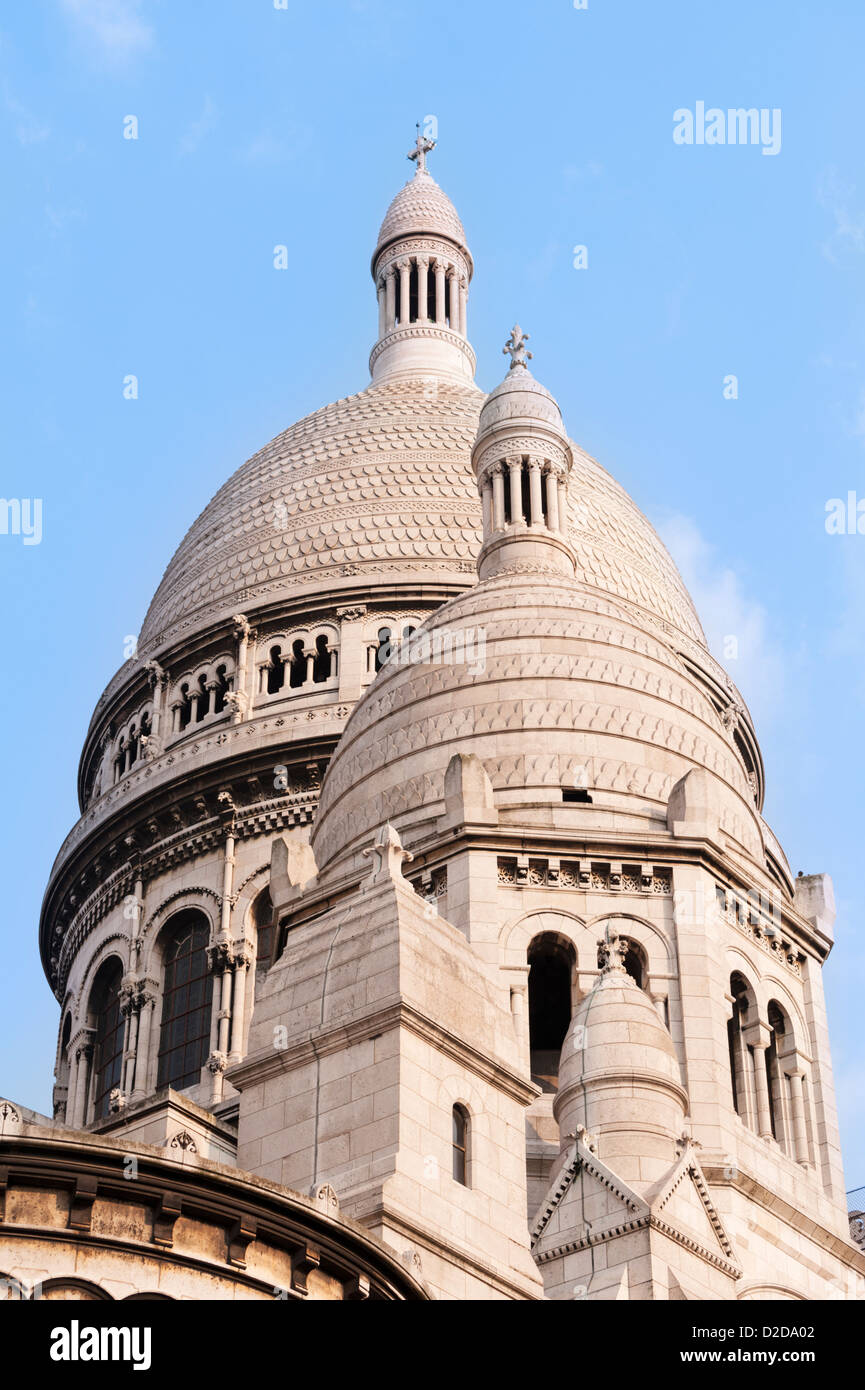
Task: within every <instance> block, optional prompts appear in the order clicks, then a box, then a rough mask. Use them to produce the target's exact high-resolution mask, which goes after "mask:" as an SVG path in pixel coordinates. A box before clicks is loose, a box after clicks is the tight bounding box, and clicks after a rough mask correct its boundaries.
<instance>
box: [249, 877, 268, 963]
mask: <svg viewBox="0 0 865 1390" xmlns="http://www.w3.org/2000/svg"><path fill="white" fill-rule="evenodd" d="M272 916H273V903H272V902H271V898H270V889H269V888H262V890H261V892H260V893H259V895H258V897H257V898H256V900H255V902H254V903H253V904H252V920H253V922H254V924H255V929H256V948H255V969H256V971H259V970H262V971H264V970H269V969H270V966H271V962H272V960H273V927H272V926H271V918H272Z"/></svg>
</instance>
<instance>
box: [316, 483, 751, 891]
mask: <svg viewBox="0 0 865 1390" xmlns="http://www.w3.org/2000/svg"><path fill="white" fill-rule="evenodd" d="M593 467H594V468H595V469H596V468H597V465H593ZM602 498H603V493H602V494H601V499H602ZM592 503H593V505H594V506H596V507H598V511H599V515H601V516H603V511H602V501H601V500H600V499H599V498H598V497H597V495H594V494H593V495H592ZM616 511H617V513H618V516H617V519H621V511H620V510H619V508H617V509H616ZM637 518H639V513H638V512H637V511H636V508H634V516H633V517H629V520H630V522H631V524H632V525H637V524H638V523H637ZM640 534H641V540H642V541H643V542H644V543H645V544H646V545H648V543H649V539H648V538H649V536H650V535H652V534H653V533H651V530H650V528H649V527H648V523H646V522H643V530H642V532H641V533H640ZM655 544H658V542H657V541H656V542H655ZM575 546H576V548H577V551H578V553H579V550H580V542H579V540H578V539H576V540H575ZM599 554H600V557H601V560H602V563H603V564H604V565H609V563H610V552H609V549H608V548H606V547H604V548H603V549H599ZM623 558H624V557H623ZM514 568H515V572H513V573H507V572H504V571H502V572H500V573H499V574H498V575H496V576H495V577H494V578H491V579H486V580H483V581H481V582H480V583H478V584H477V585H476V586H475V587H474V588H473V589H471V590H469V591H468V592H466V593H463V594H461V595H459V596H458V597H457V598H454V599H451V600H450V601H449V602H448V603H446V604H445V605H443V607H441V608H439V609H438V610H437V611H436V612H435V613H434V614H433V615H432V617H430V618H428V619H427V620H426V622H425V623H424V624H423V626H422V627H421V628H420V629H419V630H418V632H417V633H415V636H414V637H413V638H412V641H411V646H410V648H409V649H408V650H413V651H414V653H415V656H414V658H413V659H412V660H411V661H409V660H405V661H403V660H400V659H399V656H397V657H396V658H395V659H393V660H391V661H390V662H389V663H388V664H387V665H386V666H385V667H384V668H383V670H382V671H380V672H379V674H378V676H377V677H376V679H375V681H374V683H373V684H372V685H371V686H370V687H369V689H368V690H367V691H366V692H365V694H364V695H363V696H362V698H361V700H360V701H359V703H358V704H357V706H356V707H355V709H354V712H353V714H352V716H351V718H350V719H349V721H348V724H347V725H346V728H345V731H344V733H343V735H342V738H341V740H340V743H339V746H338V748H337V750H336V752H335V754H334V756H333V759H332V760H331V763H330V766H329V768H328V770H327V774H326V776H325V779H324V783H323V786H322V793H321V800H320V803H319V813H318V818H317V820H316V824H315V828H314V831H313V846H314V849H315V854H316V860H317V862H318V864H319V867H320V868H322V867H323V866H324V865H326V864H328V863H330V862H336V861H337V860H339V861H340V862H345V863H346V866H347V871H348V860H349V858H350V857H351V856H352V855H355V856H356V855H357V853H358V852H359V851H360V850H361V849H362V847H363V846H365V845H367V844H369V843H371V841H372V836H373V834H374V832H375V829H376V827H377V826H379V825H381V824H383V823H384V822H386V821H392V822H393V823H394V824H395V826H396V827H397V829H398V830H399V831H400V833H401V834H402V833H404V832H406V833H408V834H409V839H408V841H407V843H408V845H409V847H410V848H411V847H412V839H411V835H412V832H413V830H414V828H415V827H420V826H421V825H422V824H426V825H428V824H429V822H430V820H431V818H433V817H435V816H436V815H440V814H443V813H444V775H445V770H446V768H447V765H448V762H449V760H450V758H451V757H452V756H453V754H454V753H470V754H475V755H476V756H477V757H478V758H479V759H480V761H481V762H482V763H483V765H484V768H485V770H486V772H487V775H488V776H489V778H490V781H491V783H492V787H493V791H494V794H495V798H496V805H497V806H498V807H501V808H502V809H503V812H504V813H505V814H509V813H510V811H509V809H508V808H510V809H511V810H513V813H514V814H515V815H517V816H518V817H519V815H520V814H522V811H521V809H520V808H523V807H526V806H531V805H542V806H544V807H547V808H549V809H548V811H545V812H544V814H545V815H546V816H547V817H549V816H555V817H562V816H564V817H565V818H566V820H567V818H568V817H571V819H570V820H567V824H568V825H570V826H572V827H573V826H575V825H576V824H577V822H575V821H574V820H573V816H574V815H578V816H579V817H581V818H582V822H583V823H584V824H585V823H586V818H587V817H594V816H606V817H610V818H614V819H615V828H616V829H617V830H621V829H623V828H624V827H625V825H628V826H630V827H632V828H633V829H635V830H638V831H639V832H640V833H643V832H647V833H648V832H652V831H657V830H663V831H666V808H667V802H668V799H669V796H670V792H671V790H672V787H673V785H674V783H675V782H676V781H677V780H678V779H679V778H680V777H682V776H684V775H685V773H687V772H688V771H689V770H690V769H691V768H692V767H693V766H695V765H696V766H698V767H702V768H705V769H707V770H708V771H710V772H711V773H712V774H713V775H714V776H715V777H716V778H717V779H718V780H719V781H720V782H721V783H723V784H725V785H726V788H728V789H729V793H730V796H729V797H728V800H727V809H725V812H724V820H723V824H724V826H725V828H726V830H727V832H728V833H729V834H730V835H731V836H733V837H735V838H736V839H737V840H738V841H739V843H740V844H741V845H742V846H743V848H744V850H745V852H746V853H747V854H748V855H749V856H750V857H751V858H752V859H753V860H754V861H755V862H761V860H762V840H761V835H760V830H759V826H758V822H757V817H756V813H755V809H754V796H753V791H752V789H751V787H750V785H749V783H748V780H747V776H746V772H745V768H744V765H743V763H742V760H741V758H740V756H739V754H738V753H737V751H736V748H735V747H734V746H733V745H732V743H731V740H730V738H729V736H728V734H727V732H726V730H725V729H724V726H723V724H722V722H721V719H720V716H719V714H718V712H717V710H716V709H715V707H714V705H713V703H712V701H711V699H710V698H709V695H708V694H707V692H706V690H705V688H704V687H703V686H702V685H701V684H700V683H699V681H697V680H696V679H694V678H693V676H692V675H691V673H690V672H689V671H688V669H687V668H686V667H685V665H684V663H683V662H682V661H681V659H680V657H679V656H678V654H677V651H676V648H677V646H679V645H681V642H682V639H681V638H680V637H679V636H678V635H675V634H673V635H668V633H667V628H666V626H665V624H664V623H662V622H659V621H658V616H657V613H658V608H659V606H665V605H666V604H667V603H670V604H671V605H674V606H675V607H676V608H678V610H679V613H678V616H679V619H680V622H681V621H682V620H683V619H684V615H685V613H687V612H690V611H691V610H690V608H689V606H688V607H686V601H685V599H684V596H683V591H682V590H681V588H678V589H673V588H672V587H667V586H663V585H659V587H658V588H657V589H656V591H655V594H654V597H653V601H652V603H651V604H650V605H649V606H648V611H646V610H645V609H641V608H640V607H637V606H636V605H635V604H634V603H633V602H627V603H626V602H622V601H620V600H617V599H615V598H612V597H610V595H611V594H612V593H613V592H614V590H613V586H612V585H611V584H604V586H603V587H605V588H606V590H607V593H606V594H601V593H598V592H597V589H593V588H589V587H588V585H586V584H585V583H581V582H580V577H579V575H578V577H577V580H576V581H574V580H571V579H568V578H565V577H563V576H559V575H555V574H550V573H540V572H537V570H536V568H535V567H533V566H530V565H529V566H526V567H523V566H519V565H518V566H515V567H514ZM617 577H618V578H619V579H620V580H621V578H623V572H622V571H619V572H618V575H617ZM656 582H657V577H656ZM599 587H601V586H600V585H599ZM670 633H671V634H672V629H670ZM481 634H482V638H483V645H482V647H481V646H480V635H481ZM436 641H437V643H438V646H437V647H436V645H435V642H436ZM425 642H427V643H428V647H427V648H425V647H424V643H425ZM437 653H438V654H437ZM581 769H582V770H583V771H582V772H581ZM580 775H585V777H586V779H587V783H588V786H589V788H590V789H591V791H592V796H593V801H594V805H593V806H592V807H588V806H580V807H579V808H577V807H571V806H565V805H563V802H562V790H561V789H562V788H563V787H574V786H576V785H578V781H577V778H578V776H580ZM580 785H586V782H582V783H580ZM544 823H545V824H546V823H547V820H545V821H544ZM604 824H605V825H607V826H608V827H610V826H612V824H613V820H612V819H610V820H608V821H605V822H604ZM355 862H359V861H357V860H356V861H355Z"/></svg>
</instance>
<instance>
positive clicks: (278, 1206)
mask: <svg viewBox="0 0 865 1390" xmlns="http://www.w3.org/2000/svg"><path fill="white" fill-rule="evenodd" d="M432 149H433V142H432V141H431V140H428V139H426V138H424V137H423V136H421V135H419V136H418V139H417V141H416V144H415V146H414V148H413V149H412V151H411V155H410V158H411V159H412V160H413V162H414V166H415V167H414V170H413V173H412V176H411V177H410V179H409V180H408V182H406V184H405V185H404V187H402V188H401V189H400V190H399V192H398V193H397V194H396V196H395V198H394V199H393V201H392V203H391V205H390V207H389V208H388V209H387V212H386V214H385V217H384V220H383V222H382V224H381V228H380V230H379V233H378V237H377V240H376V242H375V247H374V250H373V254H372V262H371V271H372V282H373V287H374V294H375V297H376V304H375V305H373V304H372V303H371V305H370V309H371V319H372V317H373V314H372V311H373V310H375V312H376V313H377V332H376V335H375V341H374V343H373V346H372V351H371V353H370V358H369V371H370V378H371V380H370V383H369V385H368V386H367V387H366V389H364V390H362V391H360V392H359V393H358V394H356V395H352V396H348V397H346V398H344V399H342V400H338V401H336V402H334V403H333V404H331V405H326V406H324V407H323V408H322V409H320V410H317V411H315V412H314V413H313V414H311V415H309V416H307V417H306V418H305V419H303V420H301V421H299V422H298V423H297V424H294V425H292V426H291V427H290V428H288V429H286V430H285V432H284V433H282V434H280V435H278V436H277V438H275V439H273V440H272V441H271V442H270V443H269V444H267V445H265V447H264V448H262V449H261V450H260V451H259V452H258V453H257V454H255V455H254V456H253V457H252V458H251V459H249V460H248V461H247V462H246V463H244V464H243V465H242V466H241V467H240V468H239V469H238V470H237V472H236V473H234V475H233V476H232V477H231V478H229V480H228V481H227V482H226V483H225V484H224V485H223V486H222V488H221V489H220V490H219V491H218V492H217V494H216V496H215V497H214V498H213V500H212V501H211V502H210V503H209V505H208V506H207V507H206V508H205V510H204V511H203V512H202V514H201V516H199V518H198V519H197V520H196V521H195V522H194V523H193V525H192V526H191V528H190V530H189V531H188V532H187V534H186V536H185V537H184V539H183V541H182V542H181V544H180V546H179V548H178V550H177V552H176V554H175V555H174V557H173V559H172V560H171V562H170V563H169V565H168V568H167V570H166V571H165V575H164V577H163V579H162V582H161V583H160V585H159V587H158V589H157V591H156V594H155V595H154V597H153V600H152V602H151V604H150V608H149V610H148V612H147V616H146V618H145V621H144V624H143V627H142V630H141V633H140V636H139V641H138V649H137V652H136V654H135V655H134V656H132V657H131V658H130V659H129V660H128V661H127V662H126V663H125V664H124V665H123V666H122V667H121V669H120V670H119V671H118V672H117V674H116V675H115V676H114V678H113V679H112V680H111V681H110V683H109V685H108V687H107V688H106V690H105V691H104V693H103V695H102V696H101V698H100V699H99V702H98V704H97V706H96V709H95V711H94V713H93V717H92V720H91V722H90V727H89V729H88V732H87V736H86V739H85V743H84V748H83V751H82V755H81V761H80V771H79V781H78V795H79V801H80V817H79V819H78V821H77V823H76V824H75V825H74V827H73V828H72V830H71V831H70V833H69V835H68V836H67V838H66V840H65V842H64V844H63V845H62V846H61V849H60V852H59V854H58V855H57V859H56V861H55V863H54V867H53V870H52V873H51V877H50V881H49V883H48V886H47V889H46V893H45V898H44V904H43V909H42V917H41V923H40V946H41V954H42V960H43V964H44V969H45V973H46V975H47V978H48V981H49V984H50V987H51V989H52V991H53V992H54V995H55V997H56V999H57V1003H58V1008H59V1019H58V1034H57V1056H56V1070H55V1086H54V1113H53V1116H50V1117H49V1116H46V1115H40V1114H37V1113H35V1112H33V1111H31V1110H28V1109H26V1108H25V1107H23V1106H22V1105H20V1104H19V1103H18V1102H17V1101H16V1100H15V1099H14V1098H10V1099H8V1100H5V1101H0V1279H2V1285H3V1288H4V1289H5V1291H6V1294H7V1296H8V1297H11V1298H26V1299H29V1298H37V1297H38V1298H53V1299H84V1300H110V1299H114V1300H123V1299H190V1298H191V1299H259V1300H266V1299H274V1298H281V1299H286V1300H288V1301H297V1302H302V1301H305V1300H309V1299H313V1300H317V1299H331V1300H339V1299H349V1300H370V1299H390V1300H397V1301H399V1300H430V1299H439V1300H446V1301H447V1300H502V1299H504V1300H508V1299H516V1300H571V1301H574V1300H577V1301H593V1300H599V1299H600V1300H631V1299H633V1300H662V1301H663V1300H694V1301H701V1300H728V1301H735V1300H782V1299H805V1300H821V1299H833V1298H838V1299H856V1298H862V1297H863V1296H865V1251H863V1250H862V1249H859V1248H857V1247H856V1246H855V1245H854V1244H853V1243H852V1242H851V1239H850V1234H849V1228H848V1223H847V1216H846V1208H845V1199H844V1180H843V1173H842V1166H841V1155H840V1146H839V1138H838V1126H837V1119H836V1109H835V1100H834V1092H833V1080H832V1064H831V1058H830V1052H829V1041H828V1032H827V1023H826V1011H825V1005H824V996H823V985H822V976H821V972H822V966H823V962H824V961H825V959H826V957H827V955H828V953H829V951H830V949H831V947H832V929H833V921H834V917H835V909H834V901H833V892H832V884H831V880H830V879H829V877H828V876H827V875H825V874H813V875H809V876H799V877H797V878H794V877H793V876H792V874H791V871H790V868H789V865H788V863H787V859H786V857H785V855H784V851H783V849H782V847H781V845H780V844H779V843H778V840H777V839H776V837H775V836H774V834H773V833H772V830H771V829H770V827H769V825H768V824H767V823H766V821H765V820H764V819H763V816H762V805H763V796H764V768H763V761H762V757H761V753H760V747H759V743H758V741H757V735H756V732H755V729H754V726H753V723H752V720H751V717H750V714H749V712H748V709H747V707H746V705H745V702H744V700H743V698H742V696H741V695H740V693H739V692H738V690H737V689H736V687H735V686H734V684H733V682H732V681H731V679H730V677H729V676H728V675H727V673H726V671H725V670H724V669H723V668H722V667H721V666H720V665H719V664H718V662H717V661H716V660H715V659H714V658H713V657H712V655H711V654H710V652H709V650H708V647H707V644H706V640H705V636H704V633H703V630H702V628H701V625H700V619H699V615H698V614H697V612H696V611H695V608H694V605H693V603H692V601H691V598H690V596H689V594H688V592H687V590H686V589H685V586H684V584H683V582H682V579H681V577H680V576H679V574H678V572H677V570H676V567H675V565H674V563H673V561H672V559H671V558H670V556H669V554H668V553H667V551H666V550H665V548H664V546H663V545H662V543H661V541H660V540H659V538H658V536H657V535H656V533H655V531H654V530H653V529H652V527H651V525H650V524H649V522H648V521H647V520H646V518H645V517H644V516H643V515H642V513H641V512H640V511H639V509H638V508H637V506H636V505H635V504H634V502H632V501H631V499H630V497H628V495H627V494H626V493H625V492H624V491H623V489H622V488H621V487H620V486H619V485H618V483H617V482H616V481H615V479H614V478H613V477H611V475H610V474H609V473H608V472H607V471H606V469H605V468H604V467H603V466H602V465H601V464H599V463H597V462H596V461H595V460H594V459H593V458H591V457H590V456H589V455H588V454H586V453H585V452H584V451H583V450H582V449H581V448H580V446H579V444H578V443H576V442H575V441H574V440H572V439H571V437H570V436H569V434H568V431H567V429H566V426H565V422H564V421H563V419H562V414H561V411H560V409H559V406H558V404H557V402H556V400H555V399H554V397H553V396H552V395H551V393H550V392H549V391H548V390H547V389H546V388H545V387H544V386H543V384H542V382H541V380H540V379H539V378H540V377H541V376H542V375H543V367H542V363H543V345H542V344H541V343H540V342H536V341H534V340H532V339H530V338H529V335H528V334H527V333H525V332H524V331H523V330H522V329H521V328H520V327H519V325H515V326H513V328H512V329H510V331H508V329H509V325H504V324H503V332H502V338H503V340H504V339H505V338H507V341H506V343H505V345H504V348H503V356H502V358H499V359H498V366H496V364H495V362H490V363H487V364H486V365H485V367H484V371H483V375H484V376H487V375H490V376H492V379H495V376H500V377H501V380H500V381H499V383H498V385H496V386H495V388H494V389H493V390H492V391H491V392H490V393H489V394H485V393H484V391H482V390H481V389H480V388H479V387H478V386H477V385H476V383H475V370H476V362H475V354H474V351H473V349H472V346H471V343H470V337H469V318H470V315H469V307H470V291H471V285H472V280H473V276H474V272H475V266H474V262H473V259H472V255H471V251H470V250H469V246H468V241H467V237H466V233H465V231H464V229H463V225H462V222H461V220H460V217H459V216H458V214H457V212H456V209H455V208H454V206H453V204H452V202H451V201H450V199H449V198H448V197H447V196H446V194H445V193H444V192H443V191H442V189H441V188H440V187H439V185H438V183H437V182H436V180H435V179H434V178H433V176H432V174H431V173H430V171H429V169H428V168H427V161H428V158H429V156H430V154H431V152H432ZM529 343H531V349H532V350H530V348H529ZM533 352H534V356H533ZM536 359H537V360H536ZM536 373H537V375H536Z"/></svg>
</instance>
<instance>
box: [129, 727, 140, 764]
mask: <svg viewBox="0 0 865 1390" xmlns="http://www.w3.org/2000/svg"><path fill="white" fill-rule="evenodd" d="M137 757H138V727H137V725H135V724H133V725H132V728H131V729H130V730H129V766H130V767H131V766H132V764H133V763H134V762H135V759H136V758H137Z"/></svg>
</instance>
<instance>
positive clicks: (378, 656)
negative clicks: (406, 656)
mask: <svg viewBox="0 0 865 1390" xmlns="http://www.w3.org/2000/svg"><path fill="white" fill-rule="evenodd" d="M390 644H391V630H390V628H389V627H380V628H379V630H378V647H377V648H376V653H375V669H376V671H380V670H381V668H382V666H384V664H385V662H386V661H387V660H388V658H389V657H390Z"/></svg>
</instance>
